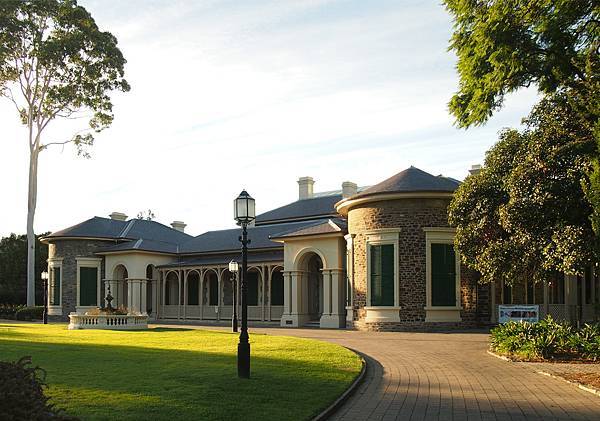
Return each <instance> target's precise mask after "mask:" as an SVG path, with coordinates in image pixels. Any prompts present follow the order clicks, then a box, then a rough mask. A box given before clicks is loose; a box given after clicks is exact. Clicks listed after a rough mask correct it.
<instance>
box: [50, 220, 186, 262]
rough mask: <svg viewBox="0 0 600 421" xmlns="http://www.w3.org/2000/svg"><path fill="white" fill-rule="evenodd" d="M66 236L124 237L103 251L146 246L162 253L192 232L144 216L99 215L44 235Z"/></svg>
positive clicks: (54, 237)
mask: <svg viewBox="0 0 600 421" xmlns="http://www.w3.org/2000/svg"><path fill="white" fill-rule="evenodd" d="M63 237H75V238H77V237H82V238H85V237H92V238H106V239H107V240H115V241H121V243H120V244H117V245H114V246H111V247H107V248H106V249H102V251H108V250H109V249H111V250H112V251H125V250H145V251H157V252H163V253H176V252H177V247H178V245H180V244H182V243H184V242H187V241H189V240H191V239H192V238H193V237H192V236H191V235H189V234H186V233H184V232H181V231H177V230H176V229H173V228H171V227H168V226H166V225H163V224H160V223H158V222H155V221H148V220H145V219H130V220H129V221H118V220H115V219H110V218H101V217H99V216H95V217H93V218H91V219H88V220H87V221H83V222H82V223H80V224H77V225H73V226H72V227H69V228H65V229H63V230H60V231H56V232H53V233H52V234H50V235H48V236H47V237H45V238H46V239H47V240H50V241H52V240H55V239H59V238H63ZM139 240H141V241H139Z"/></svg>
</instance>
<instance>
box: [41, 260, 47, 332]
mask: <svg viewBox="0 0 600 421" xmlns="http://www.w3.org/2000/svg"><path fill="white" fill-rule="evenodd" d="M41 277H42V287H43V288H44V312H43V313H42V321H43V322H44V324H45V325H47V324H48V272H46V271H43V272H42V274H41Z"/></svg>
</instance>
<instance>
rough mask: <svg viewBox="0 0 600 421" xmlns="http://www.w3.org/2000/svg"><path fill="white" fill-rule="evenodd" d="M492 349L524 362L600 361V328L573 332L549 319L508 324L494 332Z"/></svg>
mask: <svg viewBox="0 0 600 421" xmlns="http://www.w3.org/2000/svg"><path fill="white" fill-rule="evenodd" d="M490 347H491V349H492V350H493V351H495V352H498V353H500V354H504V355H509V356H513V357H517V358H521V359H527V360H536V359H552V358H567V359H586V360H593V361H597V360H599V359H600V325H599V324H593V325H589V324H585V325H584V326H583V327H582V328H581V329H574V328H573V327H571V326H570V325H568V324H566V323H557V322H556V321H554V320H553V319H552V317H550V316H548V317H546V318H545V319H543V320H541V321H539V322H538V323H529V322H509V323H506V324H503V325H499V326H498V327H496V328H494V329H492V332H491V338H490Z"/></svg>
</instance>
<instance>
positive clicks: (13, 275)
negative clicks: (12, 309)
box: [0, 233, 48, 304]
mask: <svg viewBox="0 0 600 421" xmlns="http://www.w3.org/2000/svg"><path fill="white" fill-rule="evenodd" d="M47 234H48V233H45V234H41V235H39V236H37V241H36V250H35V292H36V297H35V301H36V303H38V304H42V303H43V290H42V280H41V277H40V274H41V273H42V272H43V271H45V270H47V268H48V265H47V263H46V260H48V246H47V245H46V244H42V243H41V242H40V241H39V239H40V238H41V237H43V236H45V235H47ZM26 298H27V236H25V235H16V234H11V235H10V236H8V237H4V238H2V239H0V303H10V304H22V303H25V302H26V301H27V300H26Z"/></svg>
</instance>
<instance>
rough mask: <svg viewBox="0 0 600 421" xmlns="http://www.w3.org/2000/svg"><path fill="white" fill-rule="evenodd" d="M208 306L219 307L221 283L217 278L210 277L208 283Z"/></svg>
mask: <svg viewBox="0 0 600 421" xmlns="http://www.w3.org/2000/svg"><path fill="white" fill-rule="evenodd" d="M208 305H209V306H218V305H219V282H218V281H217V278H215V277H212V276H211V277H210V281H209V283H208Z"/></svg>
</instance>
